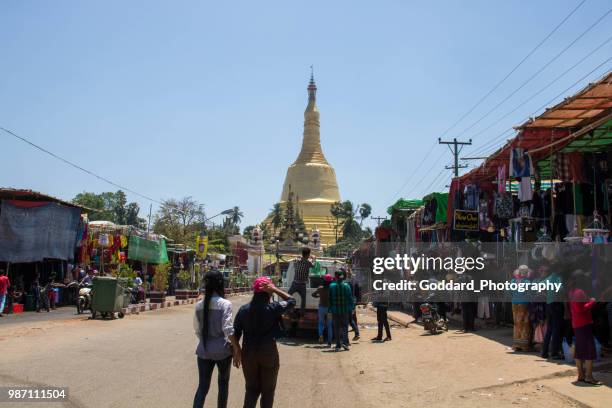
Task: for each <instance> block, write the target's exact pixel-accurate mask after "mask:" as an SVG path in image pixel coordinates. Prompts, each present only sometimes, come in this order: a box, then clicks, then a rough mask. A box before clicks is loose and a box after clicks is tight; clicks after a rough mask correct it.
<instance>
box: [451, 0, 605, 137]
mask: <svg viewBox="0 0 612 408" xmlns="http://www.w3.org/2000/svg"><path fill="white" fill-rule="evenodd" d="M610 13H612V8H611V9H609V10H608V11H607V12H606V13H604V14H603V15H602V16H601V17H599V18H598V19H597V20H596V21H595V22H594V23H593V24H591V25H590V26H589V27H588V28H587V29H586V30H584V31H583V32H582V33H581V34H580V35H579V36H578V37H576V38H575V39H574V40H573V41H572V42H571V43H569V44H568V45H567V46H566V47H565V48H563V49H562V50H561V51H560V52H559V53H558V54H557V55H555V56H554V57H553V58H552V59H551V60H549V61H548V62H547V63H546V64H544V66H543V67H541V68H540V69H539V70H537V71H536V72H535V73H534V74H533V75H531V76H530V77H529V78H528V79H527V80H526V81H524V82H523V83H522V84H521V85H520V86H519V87H518V88H516V89H515V90H514V91H512V92H511V93H510V95H508V96H506V97H505V98H504V99H502V100H501V101H500V102H499V103H497V105H495V106H494V107H493V108H491V109H490V110H489V111H488V112H487V113H485V114H484V115H482V116H481V117H480V118H479V119H478V120H476V121H475V122H474V123H472V124H471V125H470V126H468V127H467V128H465V129H463V130H462V131H461V132H459V134H458V135H457V136H462V135H464V134H465V133H466V132H468V131H469V130H471V129H472V128H474V126H476V125H477V124H479V123H480V122H481V121H482V120H483V119H484V118H486V117H487V116H489V115H490V114H491V113H493V112H495V111H496V110H497V108H499V107H500V106H501V105H503V104H504V103H505V102H506V101H508V100H509V99H510V98H512V97H513V96H514V95H516V93H517V92H518V91H520V90H521V89H523V88H524V87H525V86H526V85H527V84H528V83H529V82H531V81H532V80H533V79H534V78H535V77H537V76H538V75H539V74H540V73H542V71H544V70H545V69H546V68H548V67H549V66H550V65H551V64H552V63H553V62H555V61H556V60H557V59H559V57H561V56H562V55H563V54H565V52H566V51H567V50H569V49H570V48H571V47H572V46H573V45H574V44H576V43H577V42H578V41H579V40H580V39H581V38H582V37H584V36H585V35H586V34H587V33H588V32H589V31H591V30H592V29H593V28H595V26H597V25H598V24H599V23H600V22H601V21H602V20H603V19H604V18H606V17H607V16H608V15H609V14H610Z"/></svg>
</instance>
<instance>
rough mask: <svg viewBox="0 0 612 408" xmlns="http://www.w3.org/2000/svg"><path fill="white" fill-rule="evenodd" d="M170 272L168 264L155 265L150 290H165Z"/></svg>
mask: <svg viewBox="0 0 612 408" xmlns="http://www.w3.org/2000/svg"><path fill="white" fill-rule="evenodd" d="M169 273H170V264H169V263H165V264H160V265H157V266H156V267H155V275H153V282H152V284H151V288H152V290H155V291H159V292H165V291H166V290H167V289H168V275H169Z"/></svg>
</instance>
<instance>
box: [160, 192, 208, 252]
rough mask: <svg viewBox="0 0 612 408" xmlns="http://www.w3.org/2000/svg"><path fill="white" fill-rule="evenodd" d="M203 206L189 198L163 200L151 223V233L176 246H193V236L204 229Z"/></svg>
mask: <svg viewBox="0 0 612 408" xmlns="http://www.w3.org/2000/svg"><path fill="white" fill-rule="evenodd" d="M205 219H206V217H205V215H204V205H203V204H201V203H198V202H197V201H195V200H194V199H193V198H191V197H184V198H182V199H180V200H175V199H169V200H164V201H163V203H162V205H161V206H160V208H159V210H158V212H157V214H155V221H154V223H153V231H155V233H157V234H163V235H165V236H167V237H168V238H170V239H172V240H174V242H175V243H177V244H186V245H194V242H195V235H196V234H197V233H199V232H200V231H201V230H202V229H203V228H204V220H205Z"/></svg>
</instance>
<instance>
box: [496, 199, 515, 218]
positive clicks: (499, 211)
mask: <svg viewBox="0 0 612 408" xmlns="http://www.w3.org/2000/svg"><path fill="white" fill-rule="evenodd" d="M513 212H514V211H513V203H512V195H511V194H506V193H503V195H497V196H496V197H495V215H496V216H497V217H498V218H502V219H509V218H512V215H513Z"/></svg>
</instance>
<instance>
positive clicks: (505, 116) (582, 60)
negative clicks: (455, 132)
mask: <svg viewBox="0 0 612 408" xmlns="http://www.w3.org/2000/svg"><path fill="white" fill-rule="evenodd" d="M610 41H612V36H610V37H608V39H607V40H605V41H604V42H603V43H601V44H599V45H598V46H597V47H595V48H594V49H593V50H592V51H590V52H589V53H588V54H587V55H585V56H584V57H582V58H581V59H580V60H579V61H578V62H576V63H575V64H574V65H572V66H571V67H569V68H568V69H566V70H565V71H563V72H562V73H561V74H560V75H558V76H557V77H556V78H555V79H553V80H552V81H550V82H549V83H548V84H547V85H546V86H544V87H543V88H541V89H540V90H539V91H537V92H536V93H534V94H533V95H531V96H530V97H529V98H527V99H525V100H524V101H523V102H521V103H520V104H518V105H517V106H516V107H515V108H514V109H512V110H511V111H510V112H507V113H506V114H504V115H503V116H501V117H499V118H498V119H497V120H496V121H494V122H493V123H491V124H490V125H489V126H487V127H486V128H484V129H482V130H480V131H479V132H478V133H476V134H474V135H473V136H472V139H475V138H477V137H478V136H480V135H482V134H483V133H484V132H486V131H487V130H489V129H491V128H492V127H493V126H495V125H497V124H498V123H499V122H501V121H502V120H504V119H505V118H507V117H508V116H510V115H511V114H513V113H514V112H516V111H517V110H518V109H520V108H521V107H523V106H524V105H525V104H527V103H529V102H530V101H532V100H533V99H534V98H535V97H536V96H538V95H540V94H541V93H542V92H544V91H545V90H547V89H548V88H550V86H551V85H553V84H554V83H556V82H557V81H558V80H560V79H561V78H563V77H564V76H565V75H566V74H567V73H568V72H570V71H571V70H573V69H574V68H576V67H577V66H578V65H580V64H581V63H582V62H584V61H585V60H586V59H587V58H589V57H590V56H591V55H593V54H594V53H596V52H597V51H599V50H600V49H601V48H602V47H603V46H604V45H606V44H608V43H609V42H610Z"/></svg>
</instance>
